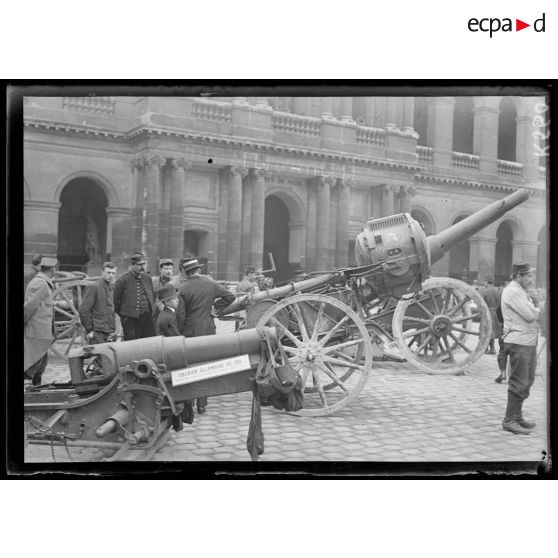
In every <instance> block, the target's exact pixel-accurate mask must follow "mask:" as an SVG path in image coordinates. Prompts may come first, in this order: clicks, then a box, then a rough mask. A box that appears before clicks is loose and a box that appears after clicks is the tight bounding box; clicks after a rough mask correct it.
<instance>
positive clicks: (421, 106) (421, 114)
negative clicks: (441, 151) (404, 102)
mask: <svg viewBox="0 0 558 558" xmlns="http://www.w3.org/2000/svg"><path fill="white" fill-rule="evenodd" d="M429 103H430V97H415V108H414V128H415V132H416V133H417V134H418V135H419V137H418V140H417V144H418V145H424V146H428V144H427V143H426V130H427V127H428V104H429Z"/></svg>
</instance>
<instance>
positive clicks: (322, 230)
mask: <svg viewBox="0 0 558 558" xmlns="http://www.w3.org/2000/svg"><path fill="white" fill-rule="evenodd" d="M331 183H332V180H331V178H329V177H323V176H320V177H318V178H317V189H318V203H317V206H318V215H317V225H316V269H317V270H319V271H321V270H327V269H329V220H330V201H331Z"/></svg>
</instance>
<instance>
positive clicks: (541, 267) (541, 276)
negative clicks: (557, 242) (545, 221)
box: [536, 226, 547, 287]
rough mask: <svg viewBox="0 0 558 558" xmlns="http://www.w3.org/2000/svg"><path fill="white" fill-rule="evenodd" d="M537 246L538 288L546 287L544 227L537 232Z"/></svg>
mask: <svg viewBox="0 0 558 558" xmlns="http://www.w3.org/2000/svg"><path fill="white" fill-rule="evenodd" d="M538 240H539V246H538V247H537V272H536V278H537V285H538V286H539V287H542V286H546V260H547V250H546V226H544V227H543V228H542V229H541V231H540V232H539V238H538Z"/></svg>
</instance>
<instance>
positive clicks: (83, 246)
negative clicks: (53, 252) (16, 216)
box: [57, 177, 108, 275]
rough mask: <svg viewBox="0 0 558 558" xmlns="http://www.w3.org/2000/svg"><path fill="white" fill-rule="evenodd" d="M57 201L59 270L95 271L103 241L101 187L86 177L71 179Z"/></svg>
mask: <svg viewBox="0 0 558 558" xmlns="http://www.w3.org/2000/svg"><path fill="white" fill-rule="evenodd" d="M60 203H61V207H60V214H59V216H58V249H57V252H58V259H59V262H60V270H61V271H83V272H85V273H88V274H89V275H95V274H97V273H99V272H100V270H101V266H102V263H103V261H104V259H105V257H106V242H107V214H106V208H107V206H108V200H107V197H106V194H105V192H104V190H103V188H102V187H101V186H100V185H99V184H97V183H96V182H95V181H94V180H91V179H90V178H84V177H79V178H74V179H72V180H70V181H69V182H68V183H67V184H66V185H65V186H64V188H63V189H62V191H61V193H60Z"/></svg>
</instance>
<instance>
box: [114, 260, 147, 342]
mask: <svg viewBox="0 0 558 558" xmlns="http://www.w3.org/2000/svg"><path fill="white" fill-rule="evenodd" d="M146 262H147V260H146V259H145V256H144V255H143V254H142V253H141V252H134V253H133V254H132V257H131V260H130V263H131V269H130V271H128V272H127V273H124V275H122V276H120V277H119V278H118V279H117V280H116V284H115V285H114V309H115V311H116V313H117V314H118V315H119V316H120V321H121V322H122V329H123V331H124V340H125V341H130V340H131V339H140V338H143V337H153V336H154V335H155V324H154V323H153V313H154V309H155V301H154V298H155V297H154V293H153V283H152V281H151V278H150V277H149V275H147V273H146V270H145V264H146Z"/></svg>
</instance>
